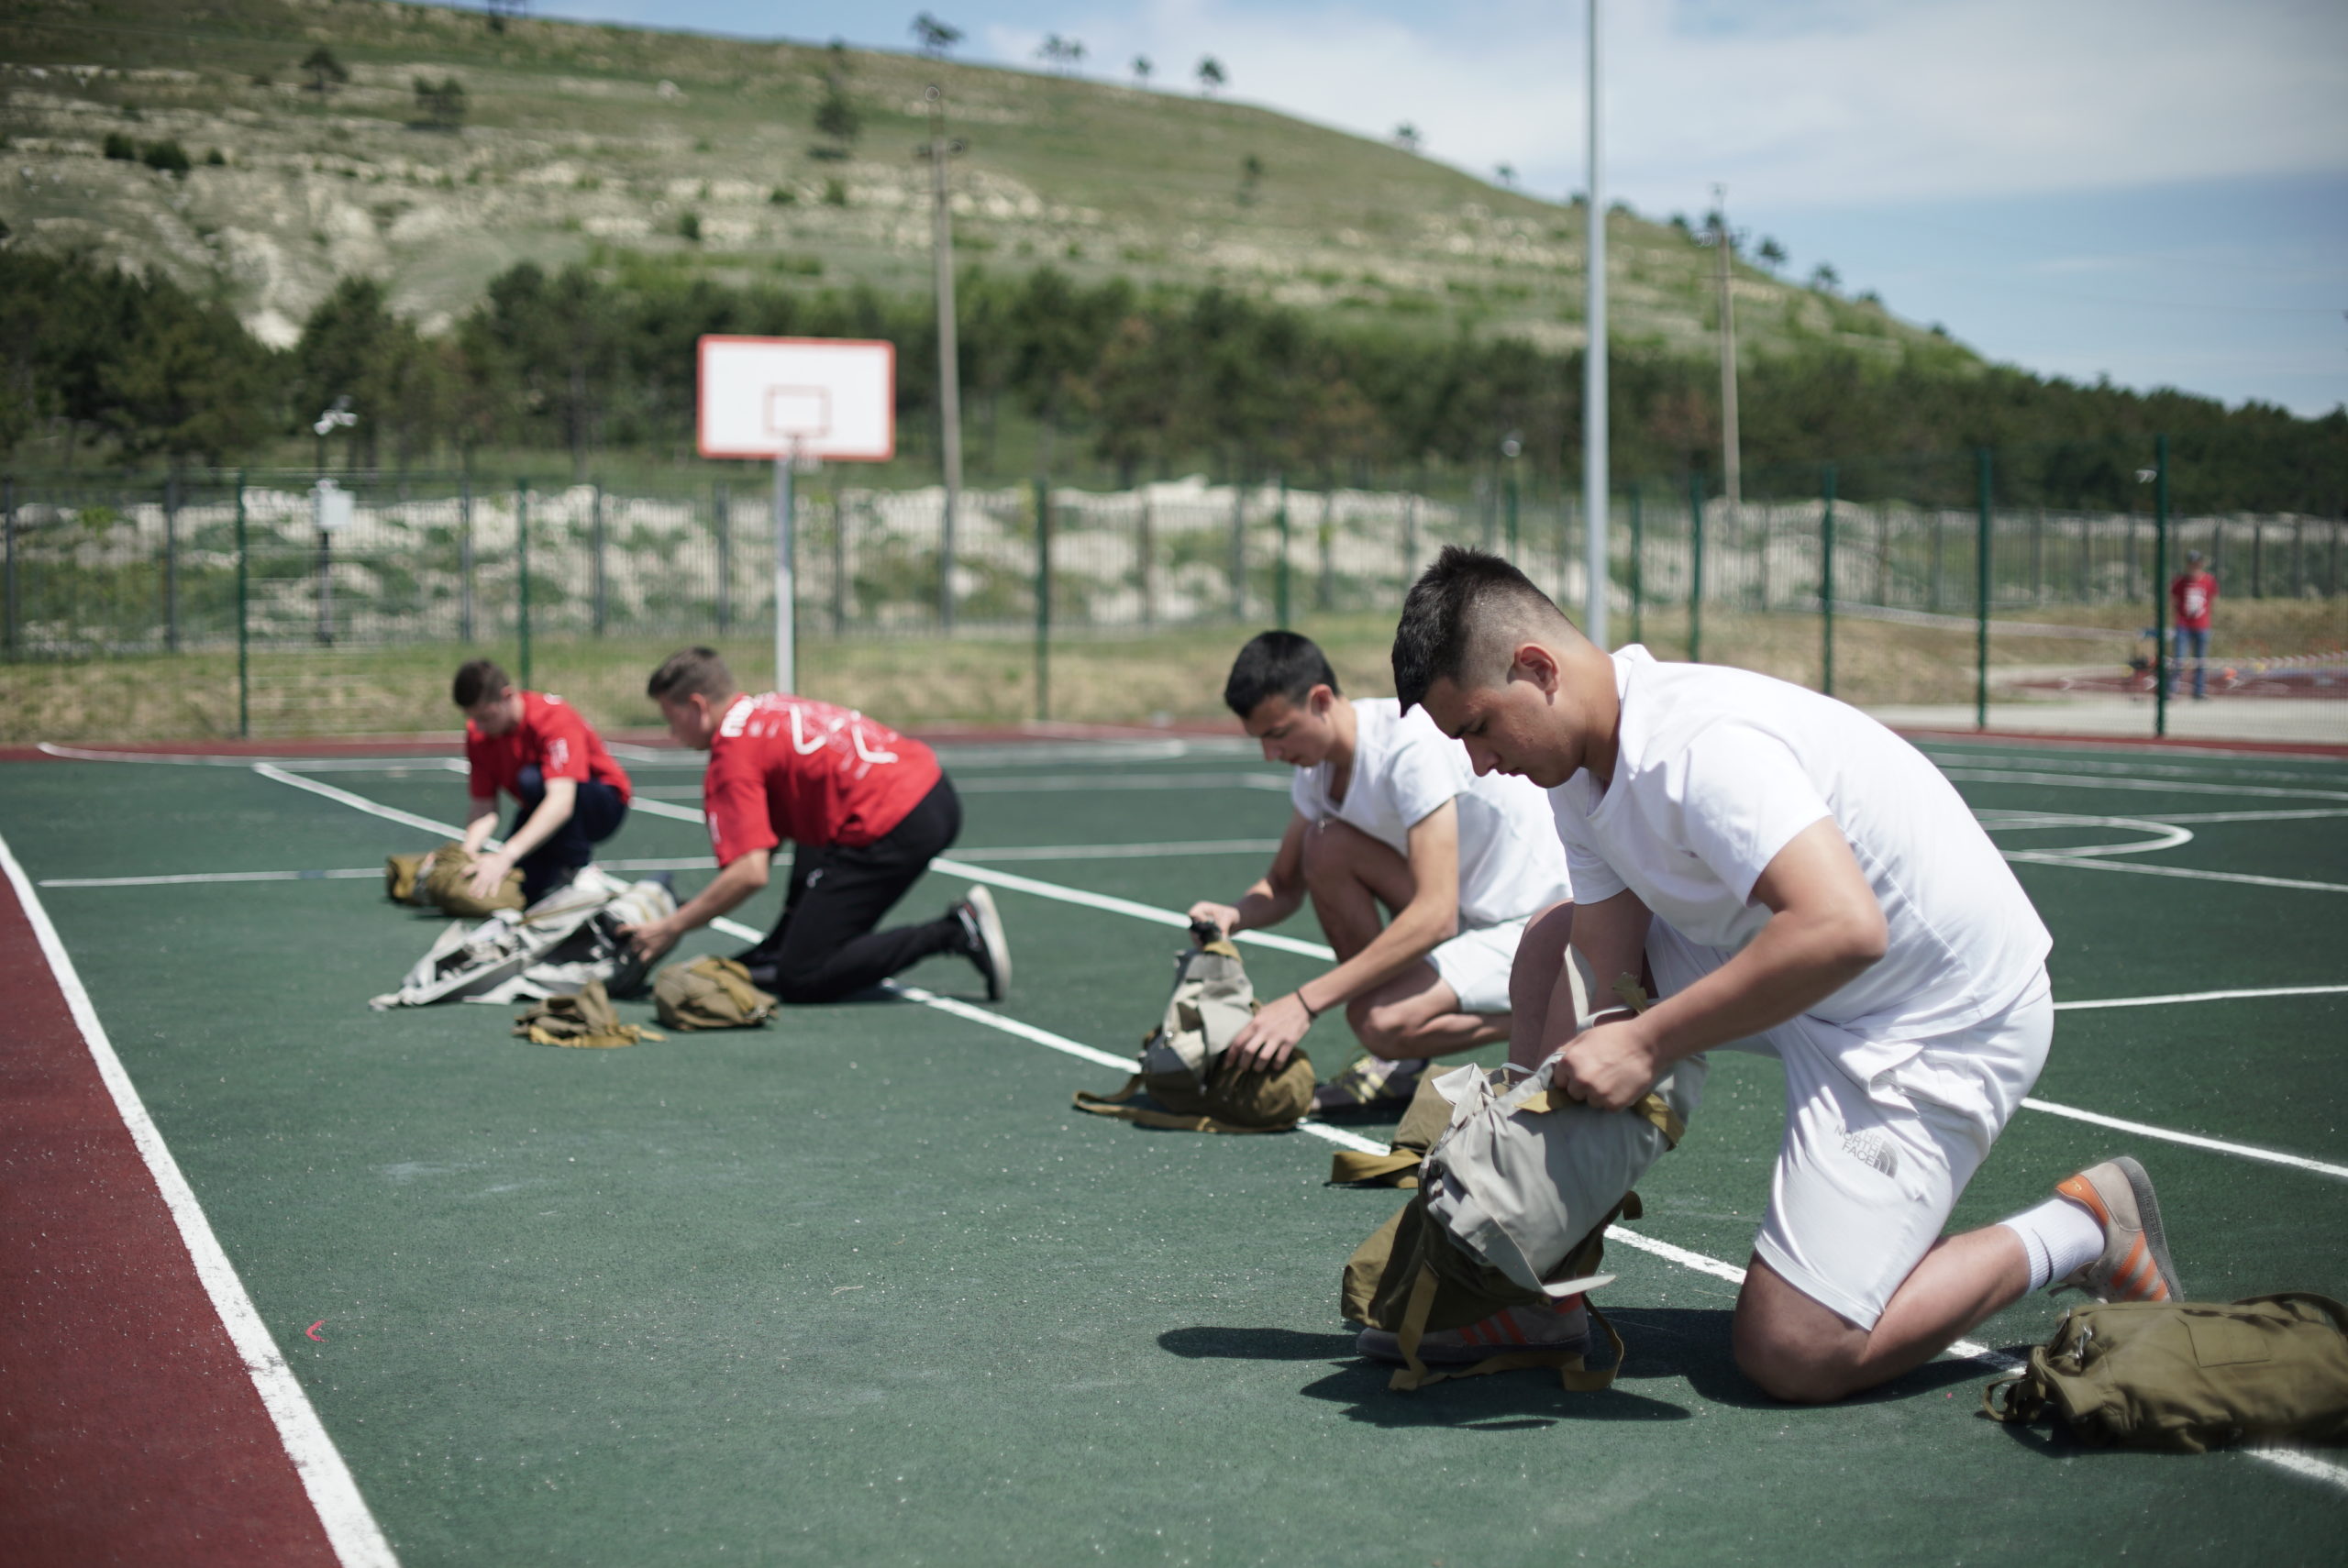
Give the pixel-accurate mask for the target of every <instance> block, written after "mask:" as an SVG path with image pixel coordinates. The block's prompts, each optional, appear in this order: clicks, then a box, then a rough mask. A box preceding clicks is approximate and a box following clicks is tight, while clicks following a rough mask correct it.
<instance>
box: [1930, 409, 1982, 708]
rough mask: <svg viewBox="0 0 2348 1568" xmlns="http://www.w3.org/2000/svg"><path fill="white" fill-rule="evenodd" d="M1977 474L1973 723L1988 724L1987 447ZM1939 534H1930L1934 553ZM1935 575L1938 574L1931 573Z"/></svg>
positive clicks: (1979, 459)
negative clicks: (1978, 493)
mask: <svg viewBox="0 0 2348 1568" xmlns="http://www.w3.org/2000/svg"><path fill="white" fill-rule="evenodd" d="M1975 463H1976V467H1977V470H1978V475H1979V488H1980V495H1979V498H1978V502H1977V504H1978V507H1979V515H1978V518H1977V524H1976V532H1975V535H1974V542H1973V727H1974V728H1975V729H1977V730H1986V729H1988V727H1989V487H1990V483H1991V479H1992V475H1991V471H1990V466H1989V464H1990V458H1989V448H1988V447H1982V448H1981V449H1980V450H1979V452H1977V454H1976V455H1975ZM1939 537H1940V536H1939V534H1938V533H1937V532H1935V533H1934V535H1933V541H1934V545H1935V548H1934V550H1933V554H1934V555H1935V556H1937V555H1938V554H1939V550H1938V548H1937V546H1938V541H1939ZM1935 575H1936V576H1937V575H1938V574H1937V573H1935Z"/></svg>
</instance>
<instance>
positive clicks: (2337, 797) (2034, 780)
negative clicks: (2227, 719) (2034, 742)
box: [1941, 767, 2348, 801]
mask: <svg viewBox="0 0 2348 1568" xmlns="http://www.w3.org/2000/svg"><path fill="white" fill-rule="evenodd" d="M1941 771H1942V772H1943V773H1944V774H1945V775H1947V776H1948V777H1949V778H1955V779H1961V780H1963V781H1964V782H1966V783H1968V784H2052V785H2055V786H2058V787H2060V788H2063V789H2067V790H2147V791H2149V792H2151V793H2153V794H2155V795H2257V796H2261V797H2265V798H2268V799H2274V800H2293V801H2348V792H2343V791H2342V790H2285V789H2280V788H2277V787H2275V786H2272V785H2265V784H2209V783H2202V782H2198V781H2196V780H2188V779H2183V778H2180V779H2177V780H2176V781H2174V782H2163V781H2162V780H2160V779H2157V778H2124V777H2117V778H2105V777H2099V776H2093V777H2081V776H2080V775H2077V774H2072V773H2023V772H2018V771H2013V770H2010V769H2006V768H1989V767H1942V769H1941Z"/></svg>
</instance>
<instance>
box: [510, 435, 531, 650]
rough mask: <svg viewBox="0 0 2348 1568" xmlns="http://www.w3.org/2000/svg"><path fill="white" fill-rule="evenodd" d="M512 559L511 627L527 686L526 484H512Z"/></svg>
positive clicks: (528, 560)
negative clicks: (514, 584)
mask: <svg viewBox="0 0 2348 1568" xmlns="http://www.w3.org/2000/svg"><path fill="white" fill-rule="evenodd" d="M514 556H515V565H516V566H517V567H518V568H519V570H518V571H517V572H516V573H515V575H516V577H518V578H519V579H520V582H519V585H518V587H519V593H518V596H517V597H516V598H515V602H514V609H515V616H514V625H515V633H516V634H517V635H519V636H520V638H521V641H522V658H521V665H522V684H523V686H524V687H525V688H526V687H528V685H529V684H530V481H529V480H526V479H517V480H515V481H514Z"/></svg>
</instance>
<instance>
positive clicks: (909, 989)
mask: <svg viewBox="0 0 2348 1568" xmlns="http://www.w3.org/2000/svg"><path fill="white" fill-rule="evenodd" d="M286 782H288V783H295V782H298V780H294V779H291V778H288V779H287V780H286ZM335 793H336V795H338V796H342V797H345V803H347V804H353V805H357V806H358V807H359V808H360V810H362V811H364V810H373V809H376V808H374V805H373V802H371V801H364V800H363V799H362V798H361V797H359V796H356V795H349V794H348V792H347V791H343V790H337V791H335ZM673 814H675V815H679V816H684V815H685V813H684V812H681V811H680V812H673ZM687 820H689V821H694V822H698V821H700V820H701V813H700V812H693V813H692V814H691V816H690V817H689V818H688V819H687ZM5 850H6V845H5V844H0V852H5ZM12 864H13V863H12ZM931 864H932V865H942V864H944V862H941V861H932V862H931ZM1009 881H1011V882H1016V883H1026V882H1027V881H1028V879H1027V878H1024V877H1021V878H1009ZM1033 885H1034V886H1036V887H1039V888H1049V889H1052V894H1051V895H1047V896H1053V895H1058V894H1064V893H1069V892H1073V891H1075V890H1076V889H1060V888H1054V887H1053V885H1052V884H1051V883H1048V882H1046V883H1037V884H1033ZM1115 902H1117V903H1120V904H1124V903H1126V902H1127V900H1115ZM1131 907H1132V908H1133V909H1135V910H1139V911H1144V918H1147V919H1152V920H1156V919H1157V918H1158V917H1160V916H1164V917H1165V920H1166V921H1168V922H1173V923H1177V924H1181V925H1185V926H1187V925H1188V924H1189V922H1187V921H1184V920H1182V918H1181V917H1180V916H1179V915H1174V914H1172V913H1171V912H1170V911H1159V910H1151V909H1150V908H1149V907H1148V906H1147V905H1146V904H1135V905H1132V906H1131ZM1119 912H1125V911H1119ZM709 923H710V928H711V929H712V930H714V931H718V932H721V933H725V935H728V936H733V937H738V938H740V939H741V940H743V941H746V942H757V941H759V940H761V939H762V938H763V937H764V936H765V934H766V933H764V932H760V931H755V930H753V929H752V928H750V927H749V926H747V925H744V924H743V923H742V922H739V921H736V920H728V919H725V917H723V916H720V917H719V918H718V919H716V920H714V921H711V922H709ZM1257 934H1258V933H1255V932H1247V933H1242V935H1243V939H1244V938H1245V937H1246V936H1254V935H1257ZM1299 945H1303V944H1299ZM1324 951H1325V950H1324ZM892 988H894V989H897V990H899V991H900V992H901V993H903V995H905V996H907V997H908V998H909V999H913V1000H915V1001H918V1002H921V1003H922V1004H923V1005H924V1006H927V1007H931V1008H935V1009H936V1010H938V1011H940V1012H946V1013H949V1014H951V1015H952V1016H954V1017H956V1018H959V1019H964V1020H967V1021H970V1022H973V1023H979V1024H983V1025H985V1026H986V1027H987V1028H990V1029H994V1030H999V1031H1001V1032H1004V1033H1007V1034H1014V1035H1016V1036H1018V1037H1019V1038H1020V1039H1023V1040H1027V1041H1031V1042H1033V1043H1037V1044H1041V1045H1047V1046H1049V1047H1050V1048H1051V1049H1053V1050H1055V1051H1062V1052H1066V1053H1067V1054H1068V1055H1072V1056H1076V1057H1079V1058H1080V1059H1082V1060H1084V1061H1088V1062H1091V1063H1093V1064H1095V1065H1096V1066H1108V1067H1113V1068H1115V1069H1116V1070H1117V1071H1120V1072H1129V1071H1131V1070H1132V1066H1131V1064H1130V1063H1129V1062H1128V1061H1127V1059H1126V1058H1124V1057H1123V1056H1115V1055H1111V1054H1110V1053H1108V1052H1106V1051H1100V1050H1096V1049H1094V1048H1093V1047H1092V1046H1090V1045H1087V1044H1084V1043H1082V1042H1080V1041H1076V1040H1070V1039H1069V1038H1068V1036H1066V1035H1064V1034H1055V1033H1053V1032H1051V1031H1049V1030H1047V1029H1039V1028H1037V1027H1036V1026H1035V1025H1034V1024H1031V1023H1023V1022H1021V1021H1018V1020H1017V1019H1012V1018H1005V1017H1003V1016H1002V1015H1001V1014H999V1013H992V1012H988V1011H987V1010H984V1009H983V1008H978V1007H973V1006H971V1005H970V1004H969V1003H968V1002H963V1001H957V1000H955V999H952V998H950V997H941V996H938V995H936V993H935V992H931V991H925V990H922V989H920V988H917V987H913V986H899V985H894V984H893V983H892ZM1297 1131H1298V1132H1304V1133H1307V1134H1309V1135H1310V1136H1312V1137H1315V1138H1319V1139H1321V1140H1322V1141H1324V1143H1335V1144H1336V1145H1337V1146H1338V1147H1340V1148H1345V1149H1353V1150H1357V1151H1358V1152H1360V1153H1362V1154H1384V1153H1386V1149H1385V1147H1384V1146H1382V1145H1380V1144H1379V1143H1375V1142H1373V1141H1372V1140H1370V1139H1368V1138H1364V1137H1362V1136H1361V1135H1360V1134H1358V1133H1355V1132H1346V1131H1345V1130H1344V1129H1342V1128H1337V1127H1331V1126H1328V1125H1326V1124H1325V1123H1323V1122H1318V1121H1301V1122H1299V1123H1298V1124H1297ZM1606 1234H1607V1238H1608V1239H1609V1240H1610V1241H1620V1242H1622V1243H1623V1245H1625V1246H1628V1247H1631V1248H1634V1250H1636V1251H1639V1252H1645V1253H1653V1254H1654V1255H1655V1256H1656V1257H1659V1258H1663V1259H1665V1260H1667V1261H1668V1262H1671V1263H1676V1264H1680V1265H1681V1266H1683V1267H1686V1268H1691V1269H1695V1270H1697V1271H1699V1272H1700V1273H1703V1274H1708V1275H1712V1276H1713V1277H1715V1278H1718V1279H1725V1280H1732V1281H1733V1282H1735V1283H1737V1284H1740V1285H1741V1284H1743V1283H1744V1270H1743V1269H1741V1268H1738V1267H1737V1266H1736V1265H1735V1264H1729V1263H1723V1262H1722V1261H1721V1260H1720V1259H1718V1258H1714V1257H1708V1256H1706V1255H1705V1254H1704V1253H1696V1252H1690V1251H1689V1250H1688V1249H1687V1248H1685V1247H1677V1246H1673V1245H1672V1244H1671V1243H1670V1242H1659V1241H1656V1239H1655V1238H1653V1237H1651V1236H1644V1235H1641V1234H1640V1233H1639V1232H1637V1231H1629V1230H1625V1229H1624V1228H1623V1227H1622V1226H1620V1225H1613V1226H1610V1227H1608V1229H1607V1232H1606ZM1946 1354H1949V1355H1955V1356H1959V1357H1962V1358H1964V1359H1966V1360H1970V1361H1977V1362H1980V1363H1983V1364H1986V1365H1988V1366H1990V1367H1993V1368H1995V1369H1996V1370H1998V1371H1999V1372H2014V1371H2018V1370H2020V1369H2021V1363H2020V1362H2017V1361H2015V1360H2014V1359H2013V1358H2012V1357H2010V1356H2008V1355H2004V1354H2002V1353H1999V1352H1997V1351H1993V1350H1991V1349H1990V1348H1989V1347H1988V1346H1987V1345H1983V1344H1978V1343H1977V1342H1974V1341H1972V1340H1959V1341H1957V1342H1955V1344H1952V1345H1950V1346H1949V1348H1948V1350H1947V1352H1946ZM2243 1452H2246V1453H2249V1454H2250V1455H2251V1456H2252V1457H2253V1458H2254V1459H2262V1460H2265V1461H2267V1462H2269V1463H2274V1464H2277V1465H2280V1466H2281V1467H2283V1468H2284V1469H2287V1470H2288V1471H2290V1472H2291V1473H2292V1474H2297V1475H2300V1476H2303V1477H2306V1478H2308V1479H2310V1480H2315V1481H2320V1482H2323V1483H2325V1484H2327V1485H2333V1486H2337V1487H2339V1488H2341V1489H2342V1490H2343V1491H2348V1468H2342V1467H2341V1466H2337V1465H2333V1464H2330V1463H2326V1462H2324V1461H2322V1460H2320V1459H2317V1458H2315V1457H2313V1456H2312V1455H2309V1454H2305V1453H2301V1452H2298V1451H2296V1450H2290V1449H2245V1450H2244V1451H2243Z"/></svg>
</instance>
